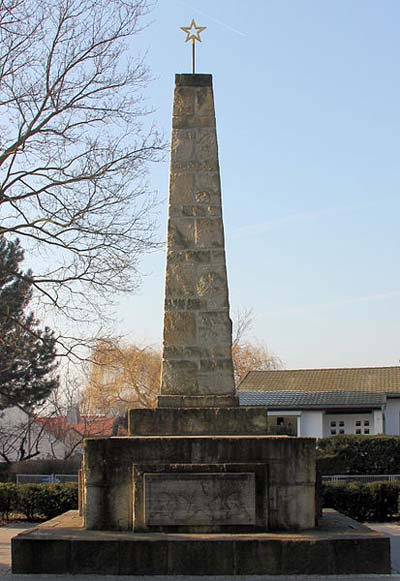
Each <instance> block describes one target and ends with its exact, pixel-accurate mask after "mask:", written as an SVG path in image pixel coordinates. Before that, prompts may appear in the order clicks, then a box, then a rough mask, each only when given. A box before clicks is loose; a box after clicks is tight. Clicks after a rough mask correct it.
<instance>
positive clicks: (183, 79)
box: [175, 73, 212, 87]
mask: <svg viewBox="0 0 400 581" xmlns="http://www.w3.org/2000/svg"><path fill="white" fill-rule="evenodd" d="M175 87H212V75H209V74H198V73H196V74H194V75H193V74H188V73H176V75H175Z"/></svg>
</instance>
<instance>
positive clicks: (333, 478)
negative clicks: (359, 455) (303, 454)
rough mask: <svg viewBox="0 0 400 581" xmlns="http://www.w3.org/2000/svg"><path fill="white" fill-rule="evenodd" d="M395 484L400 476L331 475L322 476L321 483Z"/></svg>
mask: <svg viewBox="0 0 400 581" xmlns="http://www.w3.org/2000/svg"><path fill="white" fill-rule="evenodd" d="M383 480H384V481H387V482H395V481H396V480H400V474H332V475H324V476H322V482H382V481H383Z"/></svg>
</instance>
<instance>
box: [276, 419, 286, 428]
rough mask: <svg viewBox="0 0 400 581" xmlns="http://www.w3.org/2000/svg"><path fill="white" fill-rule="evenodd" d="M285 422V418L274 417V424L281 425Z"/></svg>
mask: <svg viewBox="0 0 400 581" xmlns="http://www.w3.org/2000/svg"><path fill="white" fill-rule="evenodd" d="M284 423H285V419H284V418H276V425H277V426H283V425H284Z"/></svg>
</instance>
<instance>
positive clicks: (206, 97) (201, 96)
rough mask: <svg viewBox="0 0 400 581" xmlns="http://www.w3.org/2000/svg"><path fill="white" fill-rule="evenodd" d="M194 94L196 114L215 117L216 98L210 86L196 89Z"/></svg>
mask: <svg viewBox="0 0 400 581" xmlns="http://www.w3.org/2000/svg"><path fill="white" fill-rule="evenodd" d="M194 95H195V112H196V115H206V116H208V117H210V116H211V117H214V98H213V92H212V89H211V88H209V87H199V88H196V89H195V94H194Z"/></svg>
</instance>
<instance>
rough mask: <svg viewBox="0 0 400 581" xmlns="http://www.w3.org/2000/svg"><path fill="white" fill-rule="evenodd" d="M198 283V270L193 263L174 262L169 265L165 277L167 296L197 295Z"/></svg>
mask: <svg viewBox="0 0 400 581" xmlns="http://www.w3.org/2000/svg"><path fill="white" fill-rule="evenodd" d="M197 284H198V283H197V277H196V272H195V270H194V269H193V267H192V265H191V264H189V263H187V262H184V263H180V262H177V263H174V264H172V265H170V266H169V268H168V271H167V275H166V279H165V289H166V297H177V298H179V297H188V296H193V295H194V296H196V294H197V292H196V291H197Z"/></svg>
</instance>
